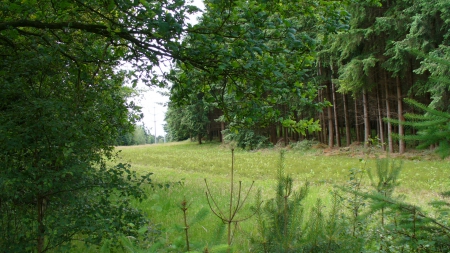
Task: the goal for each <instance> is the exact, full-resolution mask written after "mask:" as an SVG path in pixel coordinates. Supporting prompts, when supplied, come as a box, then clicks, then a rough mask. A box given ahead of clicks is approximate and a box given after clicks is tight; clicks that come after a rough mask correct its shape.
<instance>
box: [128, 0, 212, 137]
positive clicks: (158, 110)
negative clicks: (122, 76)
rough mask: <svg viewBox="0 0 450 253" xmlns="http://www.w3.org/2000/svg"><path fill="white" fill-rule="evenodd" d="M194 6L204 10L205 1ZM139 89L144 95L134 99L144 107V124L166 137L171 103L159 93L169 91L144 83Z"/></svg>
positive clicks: (195, 0)
mask: <svg viewBox="0 0 450 253" xmlns="http://www.w3.org/2000/svg"><path fill="white" fill-rule="evenodd" d="M193 4H194V5H196V6H198V7H199V8H201V9H204V5H203V0H194V1H193ZM190 20H191V22H192V23H195V22H197V17H196V16H195V17H192V18H190ZM137 88H138V89H140V90H143V92H142V95H141V96H140V97H139V98H136V99H134V101H135V103H137V104H138V105H139V106H142V113H143V114H144V118H143V120H142V122H143V123H144V124H145V126H146V127H147V128H148V129H150V131H151V134H152V135H154V134H155V125H156V136H164V135H165V132H164V128H163V125H164V124H166V122H165V121H164V118H165V113H166V111H167V107H166V106H165V105H166V104H167V102H169V98H168V97H166V96H162V95H161V94H160V93H159V92H161V91H166V92H168V90H163V89H160V88H154V87H152V88H149V87H148V86H145V85H144V84H142V83H139V84H138V86H137Z"/></svg>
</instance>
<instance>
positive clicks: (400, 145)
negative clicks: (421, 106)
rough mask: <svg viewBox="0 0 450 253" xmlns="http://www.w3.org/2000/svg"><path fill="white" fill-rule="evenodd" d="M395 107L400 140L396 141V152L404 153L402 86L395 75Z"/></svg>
mask: <svg viewBox="0 0 450 253" xmlns="http://www.w3.org/2000/svg"><path fill="white" fill-rule="evenodd" d="M397 108H398V121H399V122H400V124H398V136H399V137H400V140H399V142H398V152H399V153H400V154H403V153H405V146H406V145H405V140H404V139H403V136H404V135H405V128H404V127H403V124H402V122H403V121H405V118H404V117H403V101H402V87H401V85H400V77H398V76H397Z"/></svg>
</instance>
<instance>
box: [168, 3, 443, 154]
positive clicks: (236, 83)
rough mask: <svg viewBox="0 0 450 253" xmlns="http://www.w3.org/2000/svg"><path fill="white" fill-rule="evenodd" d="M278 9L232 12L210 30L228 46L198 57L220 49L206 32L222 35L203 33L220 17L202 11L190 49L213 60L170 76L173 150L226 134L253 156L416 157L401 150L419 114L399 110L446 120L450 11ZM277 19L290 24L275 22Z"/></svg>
mask: <svg viewBox="0 0 450 253" xmlns="http://www.w3.org/2000/svg"><path fill="white" fill-rule="evenodd" d="M274 5H276V6H277V7H273V6H271V7H270V8H269V9H264V10H262V9H260V8H263V7H261V6H259V5H256V4H255V5H249V6H234V7H233V10H234V11H236V12H235V13H230V15H229V16H227V17H226V19H224V20H221V21H220V23H219V24H216V26H215V27H220V32H221V34H222V36H223V37H220V39H219V41H217V42H215V45H209V48H207V49H205V48H204V47H202V46H203V44H202V43H205V44H206V43H211V41H216V40H217V39H218V38H217V35H216V34H213V35H211V34H210V31H214V29H219V28H210V26H213V25H212V23H214V22H218V21H217V18H216V16H214V15H218V14H217V13H216V12H217V11H218V10H217V8H219V10H223V9H221V8H224V7H220V6H214V5H207V8H206V12H205V14H204V16H203V17H202V19H201V20H200V23H199V25H198V28H196V29H198V30H200V31H202V33H201V34H200V35H199V34H197V33H196V34H194V35H191V36H190V37H189V38H188V40H187V41H188V43H190V44H191V45H192V47H193V48H195V49H196V52H197V51H198V53H202V54H205V55H208V56H209V55H211V60H207V59H205V66H203V67H204V68H207V70H208V71H209V73H208V74H206V73H205V71H201V70H198V69H196V68H193V67H192V66H189V65H185V64H179V65H177V66H176V68H174V70H173V72H172V74H173V85H172V86H171V103H170V104H169V112H168V114H167V116H166V121H167V122H168V124H167V131H168V132H169V134H171V136H172V138H173V139H175V140H181V139H186V138H187V137H189V136H191V137H192V136H196V135H199V138H198V139H199V140H200V141H201V139H202V137H203V138H204V139H208V137H210V136H212V135H214V136H216V137H219V138H221V136H222V134H221V133H222V131H224V130H226V132H225V133H231V135H230V134H228V135H229V138H231V139H233V138H234V139H235V140H236V141H238V142H239V143H240V146H241V147H244V148H249V149H253V148H256V147H257V146H258V145H260V144H264V143H266V144H267V143H271V144H273V145H275V144H277V143H278V142H284V143H285V145H287V144H289V142H297V141H299V140H303V139H310V140H311V139H314V140H316V141H319V142H321V143H325V144H327V145H328V146H329V147H334V146H337V147H341V146H349V145H351V144H352V143H353V142H356V143H360V144H364V145H365V146H367V145H368V144H369V143H370V142H371V141H372V142H373V141H374V140H376V142H377V143H381V144H382V148H383V150H389V152H398V153H404V152H405V149H406V147H407V145H408V147H409V148H415V147H416V146H417V145H419V143H418V142H416V141H414V140H412V141H405V136H411V135H416V133H417V130H418V129H417V128H414V127H411V126H409V125H407V124H406V125H405V124H401V123H402V122H404V121H405V115H406V117H408V116H407V115H410V114H416V113H419V114H422V113H423V110H421V109H418V108H417V106H414V105H413V104H412V103H407V102H405V99H412V100H414V101H417V102H419V103H421V104H423V105H425V106H429V107H430V108H432V109H436V110H439V111H445V112H448V110H449V102H448V101H449V99H448V87H449V81H448V73H449V72H448V71H449V66H448V63H447V64H446V63H445V62H448V59H449V47H448V46H449V36H450V35H449V22H450V21H449V7H450V6H449V3H447V1H432V2H430V1H317V5H308V1H300V2H298V3H297V2H296V3H291V5H288V4H286V5H281V4H280V5H278V4H275V3H274ZM264 6H270V4H269V3H267V5H264ZM281 6H282V7H281ZM284 7H287V9H285V11H284V12H283V11H277V9H276V8H284ZM280 13H285V14H286V15H290V16H291V17H290V18H288V17H287V18H286V19H285V20H283V21H282V20H281V19H280V15H281V14H280ZM210 15H211V17H210ZM243 26H244V27H248V29H244V28H243ZM207 31H208V32H207ZM205 33H206V34H205ZM205 40H206V41H205ZM241 52H244V54H243V55H244V56H245V58H242V54H241ZM213 55H214V57H213ZM221 58H224V59H226V60H227V62H228V64H225V63H222V65H219V67H218V70H214V71H215V72H213V73H212V75H211V74H210V73H211V72H212V71H213V70H211V67H210V66H208V65H207V64H208V63H210V62H215V61H216V60H217V59H221ZM211 64H214V63H211ZM249 72H250V73H249ZM230 130H231V131H230ZM200 136H201V137H200ZM406 139H408V138H406ZM413 139H414V138H413ZM433 144H435V143H431V145H430V146H432V145H433Z"/></svg>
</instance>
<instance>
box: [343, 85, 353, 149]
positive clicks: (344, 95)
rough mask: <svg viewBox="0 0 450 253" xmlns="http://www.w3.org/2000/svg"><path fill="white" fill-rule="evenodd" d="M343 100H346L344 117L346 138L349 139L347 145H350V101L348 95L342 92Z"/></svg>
mask: <svg viewBox="0 0 450 253" xmlns="http://www.w3.org/2000/svg"><path fill="white" fill-rule="evenodd" d="M342 100H343V102H344V119H345V137H346V138H345V139H346V141H347V146H350V144H351V142H352V136H351V133H350V118H349V115H348V101H347V95H346V94H342Z"/></svg>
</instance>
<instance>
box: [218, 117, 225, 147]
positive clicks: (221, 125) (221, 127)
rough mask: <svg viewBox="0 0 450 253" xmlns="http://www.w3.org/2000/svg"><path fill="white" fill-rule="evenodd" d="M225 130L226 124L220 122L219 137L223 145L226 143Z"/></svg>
mask: <svg viewBox="0 0 450 253" xmlns="http://www.w3.org/2000/svg"><path fill="white" fill-rule="evenodd" d="M223 130H225V122H220V133H219V136H220V142H222V143H223V142H224V140H223V134H222V132H223Z"/></svg>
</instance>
